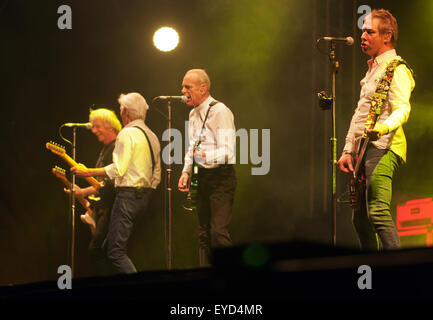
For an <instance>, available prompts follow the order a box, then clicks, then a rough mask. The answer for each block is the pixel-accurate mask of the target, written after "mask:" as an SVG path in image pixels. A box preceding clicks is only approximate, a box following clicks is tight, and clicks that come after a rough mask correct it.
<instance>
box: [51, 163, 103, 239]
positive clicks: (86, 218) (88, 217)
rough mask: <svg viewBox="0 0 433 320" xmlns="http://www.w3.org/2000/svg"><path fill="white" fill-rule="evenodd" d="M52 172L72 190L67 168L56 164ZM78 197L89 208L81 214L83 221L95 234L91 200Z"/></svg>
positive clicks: (85, 207)
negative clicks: (67, 176)
mask: <svg viewBox="0 0 433 320" xmlns="http://www.w3.org/2000/svg"><path fill="white" fill-rule="evenodd" d="M52 172H53V174H54V175H55V176H56V177H57V178H58V179H60V180H61V181H62V182H63V184H64V185H65V186H66V187H67V188H68V189H69V190H72V183H71V182H69V180H68V178H66V173H65V169H62V168H60V167H57V166H55V167H54V168H53V169H52ZM77 199H78V201H79V202H80V204H81V205H82V206H83V208H84V209H86V210H87V211H86V213H85V214H83V215H81V216H80V218H81V221H83V222H84V223H86V224H88V225H89V227H90V232H91V233H92V235H95V229H96V224H95V220H94V218H93V216H94V213H93V211H92V209H90V202H89V201H87V200H86V199H85V198H84V197H77Z"/></svg>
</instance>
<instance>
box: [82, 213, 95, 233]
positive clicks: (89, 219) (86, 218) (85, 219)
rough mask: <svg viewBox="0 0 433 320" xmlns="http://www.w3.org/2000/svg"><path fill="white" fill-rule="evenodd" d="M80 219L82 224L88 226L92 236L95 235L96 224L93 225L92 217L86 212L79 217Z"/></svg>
mask: <svg viewBox="0 0 433 320" xmlns="http://www.w3.org/2000/svg"><path fill="white" fill-rule="evenodd" d="M80 219H81V221H82V222H84V223H86V224H88V225H89V227H90V231H91V232H92V235H95V230H96V223H95V220H94V219H93V217H92V216H91V215H89V214H88V213H87V212H86V213H85V214H82V215H81V216H80Z"/></svg>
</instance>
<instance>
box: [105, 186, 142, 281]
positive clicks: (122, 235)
mask: <svg viewBox="0 0 433 320" xmlns="http://www.w3.org/2000/svg"><path fill="white" fill-rule="evenodd" d="M149 197H150V194H149V193H145V192H137V191H135V190H133V189H129V190H126V189H122V190H119V191H116V198H115V200H114V204H113V209H112V210H111V217H110V224H109V228H108V235H107V256H108V259H110V261H111V263H112V264H113V266H114V267H115V268H116V270H117V271H118V272H120V273H128V274H129V273H135V272H137V269H136V268H135V266H134V264H133V263H132V261H131V259H130V258H129V257H128V252H127V249H128V240H129V237H130V236H131V231H132V228H133V226H134V221H135V219H136V218H137V216H138V215H139V214H143V213H145V212H146V209H147V206H148V204H149Z"/></svg>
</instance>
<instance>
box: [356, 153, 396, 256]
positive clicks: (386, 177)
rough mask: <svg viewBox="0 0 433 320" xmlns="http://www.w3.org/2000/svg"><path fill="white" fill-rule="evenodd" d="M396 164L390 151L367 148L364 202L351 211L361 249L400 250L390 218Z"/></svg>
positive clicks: (393, 154) (394, 227)
mask: <svg viewBox="0 0 433 320" xmlns="http://www.w3.org/2000/svg"><path fill="white" fill-rule="evenodd" d="M400 163H401V159H400V157H398V156H397V155H396V154H395V153H394V152H392V151H391V150H381V149H377V148H375V147H374V146H372V145H370V146H369V147H368V148H367V151H366V154H365V162H364V166H365V176H366V180H367V183H366V192H365V194H364V197H365V201H363V202H362V204H361V207H360V208H359V209H358V210H356V211H353V225H354V227H355V230H356V232H357V235H358V238H359V243H360V246H361V249H363V250H370V251H374V250H378V249H380V248H382V249H384V250H390V249H398V248H400V238H399V236H398V231H397V228H396V226H395V224H394V221H393V219H392V216H391V197H392V178H393V176H394V172H395V171H396V170H397V168H398V167H399V165H400Z"/></svg>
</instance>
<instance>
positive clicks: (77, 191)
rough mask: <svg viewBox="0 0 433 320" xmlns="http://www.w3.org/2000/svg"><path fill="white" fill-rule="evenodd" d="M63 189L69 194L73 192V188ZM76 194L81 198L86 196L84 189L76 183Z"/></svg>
mask: <svg viewBox="0 0 433 320" xmlns="http://www.w3.org/2000/svg"><path fill="white" fill-rule="evenodd" d="M63 191H65V193H67V194H71V189H67V188H63ZM75 195H76V196H77V197H81V198H84V197H85V194H84V191H83V189H81V188H80V187H79V186H77V185H75Z"/></svg>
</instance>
